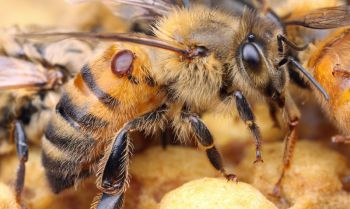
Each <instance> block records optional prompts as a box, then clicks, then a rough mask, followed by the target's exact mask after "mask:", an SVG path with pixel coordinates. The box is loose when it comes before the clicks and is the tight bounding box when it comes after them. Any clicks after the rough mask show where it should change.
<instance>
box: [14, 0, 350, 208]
mask: <svg viewBox="0 0 350 209" xmlns="http://www.w3.org/2000/svg"><path fill="white" fill-rule="evenodd" d="M104 2H109V3H117V4H126V5H131V6H136V7H137V8H142V9H144V10H145V11H147V13H146V14H148V15H146V17H150V16H149V14H160V15H157V16H161V18H160V19H159V20H157V21H156V23H155V26H154V28H153V33H154V35H155V36H154V37H152V36H145V35H137V34H92V33H51V34H23V35H20V36H21V37H26V38H42V37H47V36H49V37H50V36H51V37H63V38H80V39H97V40H101V41H106V42H107V43H106V44H105V46H104V47H102V48H101V50H100V52H99V53H97V54H96V55H95V57H93V58H91V59H90V60H89V62H88V63H87V64H86V65H85V66H84V67H83V68H82V69H81V71H80V73H78V75H76V77H75V78H74V79H73V80H72V81H70V82H69V83H68V84H67V86H66V91H65V93H64V94H63V96H62V97H61V99H60V101H59V102H58V104H57V106H56V114H55V115H54V116H53V118H52V120H51V122H50V124H49V125H48V127H47V130H46V138H45V139H44V140H43V142H42V145H43V153H42V161H43V165H44V167H45V171H46V175H47V177H48V180H49V182H50V185H51V187H52V189H53V190H54V191H55V192H60V191H61V190H64V189H66V188H69V187H71V186H73V185H74V184H76V183H77V182H78V181H79V180H81V179H84V178H85V177H87V176H89V175H92V174H95V175H96V176H97V181H96V185H97V187H98V188H99V189H100V191H101V194H100V195H98V196H97V198H96V204H94V207H97V208H121V207H122V205H123V198H124V192H125V190H126V189H127V187H128V181H129V179H128V164H129V162H130V155H131V147H132V145H131V142H130V139H129V133H132V132H133V131H143V132H145V133H147V134H152V133H154V132H155V131H156V130H159V129H160V130H164V129H165V128H166V127H168V126H170V127H171V128H172V129H173V130H175V132H176V133H177V135H178V138H179V139H181V140H187V139H188V138H189V136H191V135H193V136H195V138H196V140H197V142H198V143H199V144H201V145H202V146H203V147H204V148H205V151H206V153H207V156H208V159H209V161H210V162H211V164H212V165H213V167H214V168H215V169H217V170H218V172H220V173H222V175H223V176H224V177H226V178H227V179H228V180H235V179H236V176H235V175H234V174H231V173H227V172H226V170H225V168H224V165H223V163H222V159H221V155H220V153H219V152H218V150H217V149H216V147H215V146H214V141H213V137H212V135H211V134H210V131H209V130H208V129H207V127H206V125H205V124H204V123H203V122H202V120H201V119H200V117H199V116H198V115H200V114H202V113H203V112H205V111H211V110H217V109H218V108H220V110H221V111H223V110H232V113H233V112H234V111H238V113H239V116H240V118H241V119H242V120H243V121H244V122H245V123H246V125H247V127H248V128H249V130H250V131H251V133H252V135H253V137H254V139H255V144H256V160H255V162H261V161H262V155H261V151H260V148H261V139H260V132H259V128H258V125H257V124H256V122H255V117H254V113H253V111H252V110H251V108H250V105H249V102H248V99H253V98H255V99H256V98H257V99H260V100H262V101H267V102H269V103H272V104H274V105H275V106H276V107H277V108H278V109H281V110H283V111H284V112H285V113H286V115H287V123H288V125H289V128H290V130H289V133H288V134H287V138H288V140H287V145H288V146H286V147H291V146H292V145H293V143H294V141H295V126H296V125H297V123H298V120H299V118H300V113H299V110H298V108H297V106H296V104H295V103H294V101H293V98H292V97H291V95H290V92H289V89H288V84H289V79H290V76H289V72H288V70H287V67H286V64H287V63H289V64H291V65H292V66H294V67H295V69H296V70H297V71H298V72H299V73H300V74H302V75H303V76H305V77H306V78H307V81H308V82H309V83H310V84H311V85H312V86H313V88H315V89H317V90H318V91H319V92H320V93H321V95H322V96H323V97H324V98H325V99H326V100H328V98H329V96H328V94H327V93H326V91H325V90H324V89H323V88H322V87H321V85H320V84H319V83H318V82H317V81H316V80H315V79H314V78H313V77H312V76H311V74H310V73H309V72H308V71H307V70H306V69H304V68H303V67H302V65H301V64H299V62H298V61H297V59H296V58H295V57H292V56H290V54H289V53H287V50H296V51H300V50H304V49H305V47H301V46H297V45H296V44H294V43H293V42H291V41H289V40H288V38H287V37H286V36H285V34H284V28H283V25H284V22H282V21H281V20H279V18H278V17H277V16H275V15H273V14H272V15H271V17H268V16H265V15H263V14H261V13H260V12H259V11H256V10H250V9H246V10H245V11H244V12H243V14H242V15H241V16H232V15H230V14H227V13H225V12H222V11H220V10H218V9H212V8H208V7H205V6H200V5H190V4H188V1H184V2H183V5H182V6H179V7H175V5H174V4H171V3H170V1H142V0H140V1H139V0H133V1H119V0H109V1H107V0H106V1H104ZM345 9H347V7H346V6H340V7H336V8H326V9H323V10H316V11H312V12H310V13H308V14H306V15H305V16H303V17H300V19H296V20H294V21H292V22H288V23H287V24H289V25H302V26H303V27H308V28H315V27H317V28H336V27H341V26H343V25H346V24H349V20H348V19H346V18H343V19H341V18H338V17H339V16H340V15H343V17H344V10H345ZM266 11H268V13H272V12H271V11H269V10H266ZM320 14H324V15H322V16H320ZM335 14H337V15H335ZM246 97H247V98H248V99H247V98H246ZM225 113H227V112H225ZM286 153H287V154H286V156H288V154H289V153H288V150H287V152H286ZM288 163H289V161H287V160H286V158H285V168H287V167H288ZM282 177H283V175H282ZM282 177H281V179H282ZM279 184H280V181H279V183H278V184H277V186H279Z"/></svg>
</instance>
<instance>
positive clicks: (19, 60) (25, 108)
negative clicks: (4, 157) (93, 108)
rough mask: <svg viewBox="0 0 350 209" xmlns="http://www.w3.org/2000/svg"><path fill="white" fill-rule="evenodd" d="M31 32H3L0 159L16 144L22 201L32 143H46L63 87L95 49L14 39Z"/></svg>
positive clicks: (74, 43) (73, 43) (79, 43)
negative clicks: (45, 131) (52, 114)
mask: <svg viewBox="0 0 350 209" xmlns="http://www.w3.org/2000/svg"><path fill="white" fill-rule="evenodd" d="M28 30H29V29H25V28H23V29H20V28H17V27H13V28H7V29H2V30H1V36H0V54H1V55H0V97H1V101H2V102H1V104H0V111H1V116H0V132H1V136H0V137H1V138H0V147H1V149H0V154H6V153H8V152H11V151H12V148H13V146H11V144H12V141H15V144H16V146H17V154H18V157H19V161H20V164H19V168H18V171H17V179H16V184H15V190H16V197H17V201H19V202H20V196H21V191H22V189H23V184H24V176H25V167H24V164H25V162H26V161H27V158H28V147H27V143H29V142H28V141H29V140H30V141H31V142H32V143H36V141H35V139H38V138H41V136H42V135H43V132H44V129H45V127H46V125H47V123H48V121H49V116H50V114H51V110H52V108H53V107H54V105H56V103H57V101H58V99H59V97H60V86H62V85H63V84H64V83H65V82H66V81H67V80H68V79H69V78H70V77H73V76H74V75H75V74H76V72H77V71H78V69H80V68H81V66H80V65H81V64H80V63H79V62H76V61H77V60H83V59H86V56H87V55H88V54H89V53H91V52H92V48H91V46H90V44H87V43H86V42H82V41H77V40H64V41H61V42H57V43H45V42H43V41H41V42H40V43H36V42H34V41H31V40H24V39H19V38H16V37H15V35H14V34H17V33H21V32H23V31H28ZM9 139H10V140H9Z"/></svg>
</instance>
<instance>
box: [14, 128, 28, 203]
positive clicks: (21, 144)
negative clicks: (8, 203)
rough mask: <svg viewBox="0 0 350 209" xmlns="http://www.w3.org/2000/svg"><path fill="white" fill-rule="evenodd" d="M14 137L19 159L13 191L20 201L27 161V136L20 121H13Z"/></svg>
mask: <svg viewBox="0 0 350 209" xmlns="http://www.w3.org/2000/svg"><path fill="white" fill-rule="evenodd" d="M14 138H15V143H16V150H17V156H18V159H19V165H18V168H17V174H16V182H15V192H16V201H17V202H18V203H20V201H21V194H22V191H23V187H24V178H25V171H26V170H25V163H26V162H27V161H28V145H27V137H26V135H25V132H24V127H23V125H22V123H21V122H20V121H16V122H15V129H14Z"/></svg>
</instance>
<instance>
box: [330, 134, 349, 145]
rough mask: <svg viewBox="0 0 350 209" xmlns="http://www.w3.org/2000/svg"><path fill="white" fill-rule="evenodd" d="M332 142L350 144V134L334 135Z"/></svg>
mask: <svg viewBox="0 0 350 209" xmlns="http://www.w3.org/2000/svg"><path fill="white" fill-rule="evenodd" d="M332 142H333V143H343V144H350V136H343V135H336V136H333V137H332Z"/></svg>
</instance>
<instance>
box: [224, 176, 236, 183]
mask: <svg viewBox="0 0 350 209" xmlns="http://www.w3.org/2000/svg"><path fill="white" fill-rule="evenodd" d="M224 176H225V178H226V180H227V181H234V182H236V183H238V180H237V176H236V175H235V174H225V175H224Z"/></svg>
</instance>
